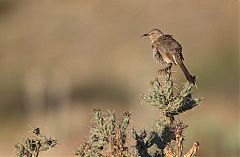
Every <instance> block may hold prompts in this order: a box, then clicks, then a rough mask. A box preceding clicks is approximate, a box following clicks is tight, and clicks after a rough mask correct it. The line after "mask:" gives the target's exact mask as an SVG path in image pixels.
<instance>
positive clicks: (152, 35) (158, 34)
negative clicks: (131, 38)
mask: <svg viewBox="0 0 240 157" xmlns="http://www.w3.org/2000/svg"><path fill="white" fill-rule="evenodd" d="M163 35H164V34H163V33H162V32H161V31H160V30H159V29H152V30H151V31H150V32H148V33H145V34H143V35H142V36H141V37H144V36H148V37H149V38H150V39H151V41H152V43H153V42H155V41H156V40H157V39H158V38H159V37H161V36H163Z"/></svg>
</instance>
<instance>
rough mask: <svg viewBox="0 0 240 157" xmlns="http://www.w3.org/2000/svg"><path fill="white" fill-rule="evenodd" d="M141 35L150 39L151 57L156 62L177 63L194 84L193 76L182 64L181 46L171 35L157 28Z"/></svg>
mask: <svg viewBox="0 0 240 157" xmlns="http://www.w3.org/2000/svg"><path fill="white" fill-rule="evenodd" d="M143 36H148V37H149V38H150V39H151V43H152V49H153V58H154V60H155V61H156V62H159V63H161V64H164V63H167V64H168V65H172V64H174V65H178V66H179V67H180V69H181V70H182V71H183V73H184V75H185V77H186V79H187V80H188V82H190V83H192V84H195V77H194V76H192V75H191V74H190V73H189V72H188V70H187V68H186V67H185V65H184V64H183V60H184V58H183V55H182V46H181V45H180V44H179V43H178V42H177V41H176V40H175V39H174V38H173V36H172V35H168V34H166V35H165V34H163V33H162V32H161V31H160V30H159V29H153V30H151V31H150V32H149V33H146V34H144V35H143Z"/></svg>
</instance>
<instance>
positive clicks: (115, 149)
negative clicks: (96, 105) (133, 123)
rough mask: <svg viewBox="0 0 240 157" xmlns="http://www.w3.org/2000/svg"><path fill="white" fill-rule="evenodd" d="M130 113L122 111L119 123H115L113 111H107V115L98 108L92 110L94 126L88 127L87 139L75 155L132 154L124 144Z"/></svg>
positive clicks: (108, 155)
mask: <svg viewBox="0 0 240 157" xmlns="http://www.w3.org/2000/svg"><path fill="white" fill-rule="evenodd" d="M130 115H131V114H130V113H128V112H126V113H124V114H123V116H122V120H121V122H120V124H117V122H116V117H115V114H114V113H112V112H109V113H108V115H107V116H103V113H102V112H100V110H98V109H97V110H94V116H93V122H94V126H93V127H92V128H91V129H90V133H89V139H88V140H87V141H86V142H85V143H84V144H82V145H80V146H79V147H78V148H77V150H75V155H78V156H81V157H110V156H111V157H113V156H117V157H130V156H133V155H132V152H131V151H130V148H129V147H128V146H127V144H126V138H127V131H126V130H127V127H128V125H129V121H130Z"/></svg>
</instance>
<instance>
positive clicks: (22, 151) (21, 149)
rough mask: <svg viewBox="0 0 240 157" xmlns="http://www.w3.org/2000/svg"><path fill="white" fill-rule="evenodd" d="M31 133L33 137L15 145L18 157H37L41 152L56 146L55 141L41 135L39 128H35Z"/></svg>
mask: <svg viewBox="0 0 240 157" xmlns="http://www.w3.org/2000/svg"><path fill="white" fill-rule="evenodd" d="M31 132H32V133H33V137H30V138H28V137H27V138H25V139H24V141H23V142H22V143H18V144H16V145H15V148H16V153H17V156H18V157H38V155H39V153H40V152H41V151H47V150H48V149H50V148H52V147H54V146H56V144H57V140H55V139H52V138H51V137H50V138H47V137H46V136H44V135H42V134H41V132H40V129H39V128H37V127H36V128H34V129H33V130H32V131H31Z"/></svg>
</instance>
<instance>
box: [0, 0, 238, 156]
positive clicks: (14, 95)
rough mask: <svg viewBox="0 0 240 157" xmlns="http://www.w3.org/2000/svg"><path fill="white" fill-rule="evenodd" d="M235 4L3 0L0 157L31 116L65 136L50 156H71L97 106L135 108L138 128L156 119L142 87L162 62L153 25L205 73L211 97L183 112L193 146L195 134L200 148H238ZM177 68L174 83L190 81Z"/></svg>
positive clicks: (225, 151) (228, 152)
mask: <svg viewBox="0 0 240 157" xmlns="http://www.w3.org/2000/svg"><path fill="white" fill-rule="evenodd" d="M238 6H239V5H238V1H236V0H229V1H221V3H220V2H219V1H217V0H212V1H208V0H203V1H191V0H187V1H184V2H182V1H174V0H170V1H169V0H168V1H152V0H151V1H137V0H133V1H117V2H113V1H104V2H102V1H94V2H93V1H92V2H90V1H65V0H51V1H49V0H41V1H31V0H21V1H20V0H0V26H1V29H0V71H1V77H0V123H1V127H0V156H11V155H13V154H14V152H13V150H12V145H14V144H15V143H17V142H18V141H20V139H19V137H22V136H24V135H25V132H26V131H27V130H28V128H29V126H31V125H36V126H40V127H41V128H43V130H45V129H46V128H48V129H46V130H48V133H49V134H51V135H55V136H56V138H57V139H59V140H60V141H61V142H62V143H64V145H60V146H58V147H59V149H56V150H55V151H54V152H52V151H48V152H46V153H45V155H46V156H47V155H51V154H54V155H57V156H60V155H62V156H71V155H72V154H69V152H71V150H72V148H74V147H75V146H76V145H77V144H78V142H79V141H80V140H82V139H83V137H84V136H86V134H87V130H88V128H87V127H86V126H87V125H88V122H89V119H90V118H89V117H90V115H89V112H91V110H92V108H95V107H97V108H99V107H100V108H102V109H104V108H108V109H109V110H117V111H119V112H118V113H122V112H123V111H126V110H131V111H132V112H133V113H134V117H133V119H134V121H135V125H136V127H139V128H148V127H149V126H151V125H152V124H151V123H152V118H153V117H154V116H156V115H157V113H155V112H154V113H153V111H152V109H151V107H149V106H147V105H145V104H139V100H140V99H141V98H140V97H141V96H138V95H139V94H140V93H143V91H145V90H146V86H145V85H146V83H147V80H150V79H151V78H152V77H153V75H154V72H155V71H156V69H157V68H158V67H157V66H156V65H155V63H153V61H152V54H151V48H150V46H149V41H147V40H145V39H141V38H139V36H140V35H142V34H143V33H145V32H147V31H149V30H150V29H152V28H160V29H161V30H162V31H163V32H164V33H169V34H173V35H174V37H175V38H176V39H177V40H178V41H179V42H180V43H181V44H182V46H183V55H184V58H185V64H186V66H187V67H188V68H189V71H190V72H191V73H193V74H194V75H196V76H198V88H199V90H198V91H199V93H198V92H197V93H196V94H197V95H198V94H199V95H201V96H203V97H204V101H203V102H202V104H201V105H200V107H198V109H197V110H198V111H197V112H196V113H195V112H194V114H193V112H189V113H188V114H187V115H186V116H185V115H184V117H183V118H184V119H185V121H186V122H187V123H188V124H189V125H190V126H191V128H189V129H188V133H187V134H188V136H187V137H188V139H187V140H186V142H187V146H188V147H190V146H191V145H192V141H194V140H196V139H195V138H196V137H198V138H199V139H197V140H198V141H199V142H200V143H201V151H200V152H199V153H200V154H199V155H200V156H239V152H238V148H239V145H238V140H237V139H239V128H238V124H239V117H238V95H239V90H238V87H239V77H238V72H239V69H238V67H239V65H238V43H239V40H238V27H239V24H238V19H239V17H238ZM174 70H175V71H176V72H175V73H174V77H175V78H178V79H176V80H178V81H177V82H179V83H181V82H183V81H185V78H184V77H183V76H182V74H181V72H180V70H179V69H178V68H175V69H174ZM121 111H122V112H121ZM143 111H144V112H143ZM16 130H17V131H16ZM76 137H77V138H76ZM43 155H44V153H43Z"/></svg>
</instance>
